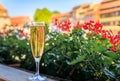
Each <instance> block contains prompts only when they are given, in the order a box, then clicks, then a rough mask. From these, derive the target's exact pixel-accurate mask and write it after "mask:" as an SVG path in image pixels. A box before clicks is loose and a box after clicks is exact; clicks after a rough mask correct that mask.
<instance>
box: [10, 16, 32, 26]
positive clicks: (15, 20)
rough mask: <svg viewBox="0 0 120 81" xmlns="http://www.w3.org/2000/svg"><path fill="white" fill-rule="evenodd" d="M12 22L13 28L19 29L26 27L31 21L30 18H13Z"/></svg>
mask: <svg viewBox="0 0 120 81" xmlns="http://www.w3.org/2000/svg"><path fill="white" fill-rule="evenodd" d="M10 20H11V25H12V26H19V27H23V26H24V25H25V23H27V22H30V21H31V19H30V17H29V16H16V17H11V18H10Z"/></svg>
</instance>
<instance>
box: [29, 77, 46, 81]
mask: <svg viewBox="0 0 120 81" xmlns="http://www.w3.org/2000/svg"><path fill="white" fill-rule="evenodd" d="M46 79H47V78H46V77H43V76H33V77H29V78H28V80H29V81H46Z"/></svg>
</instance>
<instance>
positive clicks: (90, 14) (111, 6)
mask: <svg viewBox="0 0 120 81" xmlns="http://www.w3.org/2000/svg"><path fill="white" fill-rule="evenodd" d="M70 13H71V16H70V17H67V16H66V18H65V17H63V16H59V17H58V16H56V18H57V19H60V20H65V19H71V20H72V22H73V23H74V22H76V21H80V22H81V23H83V22H84V21H89V20H94V21H95V22H98V21H100V22H101V23H102V24H103V26H104V27H105V29H111V30H112V31H113V33H116V32H118V31H120V27H119V26H118V25H120V0H102V1H101V2H100V3H89V4H81V5H79V6H76V7H74V8H73V9H72V11H71V12H70ZM61 15H63V14H61ZM54 18H55V17H54ZM113 27H114V28H113Z"/></svg>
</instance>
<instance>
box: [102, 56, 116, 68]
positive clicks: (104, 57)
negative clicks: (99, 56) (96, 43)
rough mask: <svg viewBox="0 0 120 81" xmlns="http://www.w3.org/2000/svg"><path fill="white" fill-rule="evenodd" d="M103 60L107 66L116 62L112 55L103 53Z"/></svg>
mask: <svg viewBox="0 0 120 81" xmlns="http://www.w3.org/2000/svg"><path fill="white" fill-rule="evenodd" d="M103 61H104V64H105V65H106V66H107V67H109V66H110V65H111V64H112V63H113V62H114V61H113V60H112V59H111V58H110V57H108V56H104V55H103Z"/></svg>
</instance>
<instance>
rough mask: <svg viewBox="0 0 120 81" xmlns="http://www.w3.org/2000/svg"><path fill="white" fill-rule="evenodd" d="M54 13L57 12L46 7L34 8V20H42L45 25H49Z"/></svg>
mask: <svg viewBox="0 0 120 81" xmlns="http://www.w3.org/2000/svg"><path fill="white" fill-rule="evenodd" d="M56 13H59V12H58V11H54V12H51V11H50V10H48V9H47V8H43V9H36V12H35V14H34V20H35V21H44V22H45V23H46V24H47V25H49V22H50V18H51V16H52V14H56Z"/></svg>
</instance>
